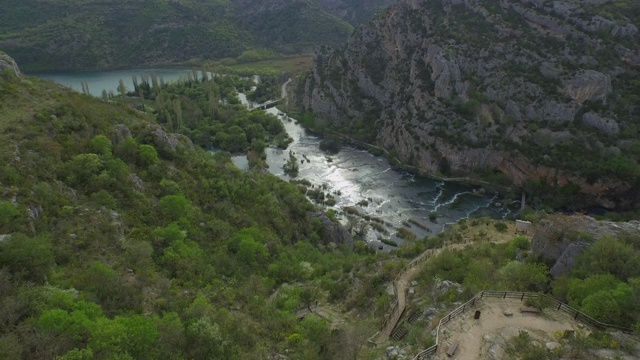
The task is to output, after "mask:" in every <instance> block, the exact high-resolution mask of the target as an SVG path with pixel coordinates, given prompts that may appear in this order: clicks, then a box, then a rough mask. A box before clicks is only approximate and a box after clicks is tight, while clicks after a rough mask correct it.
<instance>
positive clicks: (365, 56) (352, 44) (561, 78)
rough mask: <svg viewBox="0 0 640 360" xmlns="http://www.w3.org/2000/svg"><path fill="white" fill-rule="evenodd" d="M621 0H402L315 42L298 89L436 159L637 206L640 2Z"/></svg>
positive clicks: (417, 156) (318, 104) (450, 166)
mask: <svg viewBox="0 0 640 360" xmlns="http://www.w3.org/2000/svg"><path fill="white" fill-rule="evenodd" d="M625 4H627V3H625ZM614 5H615V4H613V3H612V2H611V1H597V2H594V1H537V0H536V1H534V0H501V1H495V2H484V1H478V0H400V1H399V2H398V3H397V4H396V5H394V6H392V7H390V8H389V9H388V10H387V11H386V12H385V13H384V14H383V15H381V16H378V17H376V18H375V19H374V20H373V21H371V22H370V23H368V24H366V25H363V26H361V27H359V28H357V29H356V30H355V31H354V33H353V34H352V36H351V37H350V39H349V41H348V44H347V45H346V46H345V47H343V48H340V49H331V48H327V47H323V48H320V49H319V50H318V51H316V53H315V55H314V66H313V69H312V71H311V72H310V73H309V74H308V75H307V76H306V77H303V78H301V79H299V80H298V84H297V89H298V91H297V92H296V99H295V100H296V101H297V103H298V104H299V105H300V106H302V107H304V108H305V109H307V110H311V111H313V112H314V113H315V115H316V117H317V118H319V119H321V120H324V121H326V122H329V123H331V124H332V125H334V126H336V127H338V128H341V129H347V130H346V131H350V132H352V133H353V132H357V131H358V129H355V130H354V126H356V125H354V124H360V125H359V126H360V127H361V128H375V129H376V134H377V135H376V136H375V138H374V141H375V142H376V143H377V144H379V145H382V146H384V147H386V148H387V149H394V150H395V151H396V152H397V154H398V157H399V158H400V159H401V160H402V161H404V162H405V163H408V164H411V165H414V166H417V167H419V168H421V169H423V170H425V171H427V172H430V173H440V172H443V173H452V174H469V173H472V172H478V171H500V172H502V173H504V174H505V175H506V176H507V177H509V178H510V179H511V180H512V181H513V182H514V183H515V184H516V185H523V184H524V183H525V182H526V181H527V180H529V179H544V180H545V181H547V182H548V183H553V184H557V185H560V186H563V185H567V184H577V185H579V187H580V191H581V192H582V193H584V194H588V195H589V196H590V197H591V199H592V201H591V203H596V204H599V205H602V206H605V207H608V208H626V207H632V206H634V203H635V202H636V200H637V199H639V198H640V195H639V193H640V191H638V187H637V186H636V185H635V184H636V183H637V182H636V180H635V174H636V173H637V172H638V171H639V169H638V155H636V154H635V152H634V150H631V147H633V145H631V144H632V143H634V142H635V137H636V136H637V135H638V128H637V127H636V126H635V125H634V124H633V122H634V120H633V119H634V118H636V117H637V116H639V115H640V111H639V109H638V105H637V104H638V102H637V101H636V100H640V99H636V98H637V96H636V95H633V94H634V92H635V91H640V75H639V72H638V69H639V68H638V64H640V62H639V61H638V58H639V54H640V46H639V41H638V36H637V28H636V26H635V25H634V24H636V23H637V21H639V20H640V15H637V14H640V5H638V4H635V3H634V4H631V3H628V4H627V5H625V6H624V7H630V9H622V10H620V9H619V7H616V6H614ZM612 9H618V10H619V11H617V12H616V11H614V10H612ZM604 10H607V11H608V13H609V14H610V17H605V16H604V15H602V13H604ZM634 14H636V15H634ZM369 140H372V139H369ZM614 158H615V161H616V162H618V163H620V167H619V168H615V169H614V167H611V168H609V167H607V166H606V165H603V164H606V162H607V161H608V160H607V159H614ZM594 162H595V163H597V164H595V165H593V164H592V163H594ZM623 168H624V169H625V170H622V169H623ZM585 169H590V170H585ZM625 171H628V172H625ZM629 174H634V175H633V176H632V175H629ZM632 177H633V178H632Z"/></svg>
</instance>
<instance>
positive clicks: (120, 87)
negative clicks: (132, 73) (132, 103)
mask: <svg viewBox="0 0 640 360" xmlns="http://www.w3.org/2000/svg"><path fill="white" fill-rule="evenodd" d="M118 92H119V93H120V96H121V97H122V98H123V99H124V97H125V96H126V95H127V87H126V86H125V85H124V81H122V79H120V81H119V82H118Z"/></svg>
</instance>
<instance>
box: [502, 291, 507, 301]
mask: <svg viewBox="0 0 640 360" xmlns="http://www.w3.org/2000/svg"><path fill="white" fill-rule="evenodd" d="M506 298H507V292H506V291H505V292H504V296H503V297H502V299H503V300H504V299H506Z"/></svg>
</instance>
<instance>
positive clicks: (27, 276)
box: [0, 52, 391, 360]
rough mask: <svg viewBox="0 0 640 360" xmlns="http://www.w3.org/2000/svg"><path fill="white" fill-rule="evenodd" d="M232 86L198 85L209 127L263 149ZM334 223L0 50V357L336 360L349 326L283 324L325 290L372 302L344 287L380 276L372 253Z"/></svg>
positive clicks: (290, 192) (295, 195)
mask: <svg viewBox="0 0 640 360" xmlns="http://www.w3.org/2000/svg"><path fill="white" fill-rule="evenodd" d="M233 81H241V80H239V79H238V78H234V77H231V76H228V77H223V78H221V79H219V80H215V81H214V80H211V81H210V82H206V83H205V85H206V86H207V87H208V89H210V90H211V91H215V94H216V95H213V92H212V93H210V94H209V96H208V99H209V101H210V102H211V103H213V105H216V104H218V105H216V106H214V109H215V110H216V115H215V116H212V117H213V120H212V118H211V117H208V120H207V121H208V125H209V127H210V128H214V129H218V128H220V127H223V129H222V131H218V134H219V135H218V138H223V136H222V135H221V134H222V133H223V132H224V127H225V126H226V127H227V128H230V129H231V130H234V131H236V132H235V134H236V135H237V132H238V129H239V126H248V125H249V126H250V128H251V129H252V130H253V131H254V132H257V133H260V132H262V133H263V137H264V138H265V139H266V138H267V137H268V136H267V134H266V131H265V130H264V129H263V128H262V125H260V123H254V124H251V122H257V121H259V120H265V115H264V114H262V115H260V113H259V112H256V113H251V116H249V114H248V111H247V110H246V109H245V108H244V107H243V106H241V105H239V104H238V100H237V98H235V95H234V94H235V90H234V83H233ZM197 83H198V86H199V87H196V82H194V81H192V85H193V89H192V90H188V88H187V86H185V87H184V88H181V89H178V90H175V91H176V93H177V91H182V90H185V91H189V93H190V94H192V93H195V92H196V91H203V86H204V85H200V82H199V81H198V82H197ZM164 88H165V89H170V88H169V87H168V86H167V85H165V87H164ZM151 90H152V91H155V89H151ZM161 95H162V96H164V95H163V94H161ZM167 96H168V95H167ZM175 96H176V99H170V100H171V101H173V104H174V107H173V108H174V109H177V108H179V107H180V105H179V104H180V97H179V95H175ZM214 96H220V97H221V100H219V101H215V102H214V101H213V100H211V99H214ZM161 100H162V99H160V98H159V99H158V100H157V101H156V102H150V103H149V105H148V106H156V105H151V104H158V106H160V105H162V104H163V103H162V101H161ZM187 101H188V100H184V102H185V113H184V116H185V118H186V119H188V118H189V114H190V113H189V111H191V110H190V109H191V107H190V106H192V105H191V103H187ZM205 103H206V101H205ZM176 104H177V105H176ZM206 108H208V109H211V107H209V106H206ZM218 112H219V114H218ZM178 114H181V112H179V111H178ZM166 116H168V115H166ZM175 119H176V120H175V121H176V126H180V124H181V116H180V115H177V116H176V117H175ZM223 120H225V121H228V122H234V124H235V126H231V125H225V124H223V123H222V121H223ZM266 120H269V119H268V118H267V119H266ZM278 124H280V123H279V122H278ZM272 128H274V125H273V124H272V125H271V126H270V127H269V129H272ZM275 128H276V130H277V127H275ZM231 130H230V131H231ZM239 131H240V132H242V129H240V130H239ZM243 134H244V133H243ZM227 137H228V136H225V137H224V138H225V139H226V138H227ZM203 138H204V136H203ZM234 139H235V138H234ZM230 141H233V140H230ZM263 146H264V145H263ZM323 221H324V222H323ZM336 227H337V225H336V224H334V223H333V222H331V221H330V220H328V219H327V218H326V217H323V216H322V215H321V214H319V213H318V211H317V210H316V209H315V207H314V206H313V205H311V203H310V202H309V201H308V200H307V199H306V198H305V197H304V196H303V195H302V194H301V193H300V191H299V190H298V187H297V186H296V185H293V184H289V183H286V182H283V181H281V180H279V179H278V178H276V177H275V176H272V175H268V174H265V173H263V172H261V171H251V172H243V171H241V170H239V169H238V168H236V167H235V166H234V165H233V164H232V163H231V161H230V155H229V153H226V152H222V151H221V152H218V153H216V154H215V155H213V154H211V153H208V152H205V151H203V150H202V149H200V148H198V147H197V146H195V145H193V144H192V142H191V140H190V139H189V138H187V137H186V136H184V135H180V134H175V133H171V132H168V131H165V129H164V128H163V127H161V126H160V125H159V124H158V123H156V120H155V119H154V117H152V116H150V115H146V114H144V113H143V112H141V111H138V110H135V109H133V108H131V107H129V106H126V105H123V104H121V103H119V102H118V101H116V100H115V99H114V100H110V101H109V102H106V101H101V100H99V99H96V98H93V97H89V96H86V95H82V94H79V93H76V92H73V91H71V90H69V89H66V88H63V87H61V86H58V85H56V84H53V83H49V82H45V81H42V80H38V79H36V78H30V77H26V76H24V75H21V73H20V71H19V69H18V67H17V65H16V64H15V62H14V61H13V60H12V59H11V58H10V57H8V56H6V55H5V54H4V53H1V52H0V309H2V311H0V324H1V325H0V358H2V359H66V360H69V359H114V358H118V359H167V358H173V359H181V358H182V359H184V358H189V359H210V358H212V357H213V358H217V359H265V358H268V357H269V356H271V354H279V353H285V349H287V350H286V351H287V352H289V353H290V354H295V357H294V358H299V359H316V358H318V359H319V358H338V359H339V358H341V356H338V355H336V354H339V353H340V351H342V349H343V347H342V345H340V344H342V341H343V340H342V339H349V338H350V336H351V335H349V332H348V331H349V329H350V327H349V326H351V325H353V326H356V325H357V323H355V322H354V323H352V324H349V326H342V327H340V328H339V329H331V328H329V324H327V323H326V322H324V320H322V319H319V318H317V317H312V316H310V317H309V318H308V319H305V320H304V321H298V319H297V318H296V315H295V312H296V310H298V309H299V308H300V307H302V306H306V305H308V304H309V303H310V302H312V301H318V300H322V299H324V298H325V295H324V294H325V293H326V294H327V296H328V297H329V299H331V301H332V302H335V303H338V304H342V303H345V302H346V298H347V297H351V296H357V297H361V298H363V299H365V303H367V302H369V301H370V297H368V296H365V295H358V294H359V293H360V292H361V291H362V292H365V291H370V290H369V289H368V288H367V287H363V286H361V287H359V288H360V290H355V289H354V288H352V287H350V286H349V284H350V282H351V281H352V280H354V279H358V281H359V282H362V283H368V282H369V280H368V279H369V277H371V276H378V275H377V274H376V270H375V268H374V266H375V265H374V262H373V261H370V260H365V259H373V255H371V254H367V253H366V252H360V253H355V252H352V251H351V250H350V247H349V244H343V243H339V242H338V243H336V242H335V239H334V238H332V237H331V233H330V232H328V231H327V229H331V228H333V229H335V228H336ZM343 231H344V230H343ZM351 245H352V244H351ZM382 257H384V255H383V256H382ZM348 274H350V275H348ZM358 274H359V275H358ZM389 276H391V275H389ZM380 280H381V281H380V282H379V283H383V282H384V281H388V277H387V276H381V277H380ZM354 281H355V280H354ZM285 284H286V285H285ZM367 329H368V327H367ZM367 331H368V330H367ZM289 338H291V340H288V339H289ZM345 341H346V340H345Z"/></svg>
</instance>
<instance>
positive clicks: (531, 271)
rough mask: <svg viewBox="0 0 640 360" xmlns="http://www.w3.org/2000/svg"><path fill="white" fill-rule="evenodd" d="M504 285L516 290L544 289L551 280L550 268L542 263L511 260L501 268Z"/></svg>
mask: <svg viewBox="0 0 640 360" xmlns="http://www.w3.org/2000/svg"><path fill="white" fill-rule="evenodd" d="M500 278H501V280H502V282H503V283H504V286H505V287H506V288H507V289H510V290H516V291H542V290H544V288H545V286H546V284H547V282H548V281H549V269H547V267H546V266H545V265H544V264H540V263H521V262H519V261H515V260H514V261H510V262H508V263H507V264H506V265H505V266H504V267H502V269H500Z"/></svg>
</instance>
